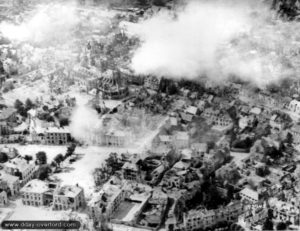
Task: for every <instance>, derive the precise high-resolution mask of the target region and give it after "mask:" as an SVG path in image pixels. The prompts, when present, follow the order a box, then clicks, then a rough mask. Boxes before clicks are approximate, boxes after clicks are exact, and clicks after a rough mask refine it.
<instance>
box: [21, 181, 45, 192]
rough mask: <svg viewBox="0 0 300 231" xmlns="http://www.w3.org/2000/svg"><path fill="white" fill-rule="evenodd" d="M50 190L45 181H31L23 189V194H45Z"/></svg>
mask: <svg viewBox="0 0 300 231" xmlns="http://www.w3.org/2000/svg"><path fill="white" fill-rule="evenodd" d="M48 190H49V188H48V184H47V183H46V182H45V181H41V180H38V179H34V180H31V181H29V182H28V183H27V184H26V185H25V186H24V187H23V188H22V189H21V192H23V193H45V192H47V191H48Z"/></svg>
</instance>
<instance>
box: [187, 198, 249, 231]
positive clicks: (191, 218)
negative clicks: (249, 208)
mask: <svg viewBox="0 0 300 231" xmlns="http://www.w3.org/2000/svg"><path fill="white" fill-rule="evenodd" d="M243 212H244V206H243V204H242V203H241V202H240V201H234V202H231V203H230V204H228V205H227V206H225V207H221V208H218V209H215V210H206V209H202V210H191V211H189V212H188V213H185V214H184V216H183V223H184V227H185V230H186V231H192V230H196V229H206V228H209V227H211V226H213V225H215V224H217V223H219V222H222V221H231V222H235V221H237V220H238V217H239V216H240V215H241V214H243Z"/></svg>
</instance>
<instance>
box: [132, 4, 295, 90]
mask: <svg viewBox="0 0 300 231" xmlns="http://www.w3.org/2000/svg"><path fill="white" fill-rule="evenodd" d="M253 2H255V4H253V3H249V1H246V0H245V1H234V0H231V1H218V0H213V1H204V0H199V1H192V2H190V3H189V4H188V5H187V7H186V8H185V9H183V10H178V11H177V13H176V14H177V16H176V17H174V15H171V14H170V12H167V11H163V12H160V13H158V14H155V15H154V16H153V17H151V18H150V19H147V20H145V21H142V22H140V23H139V24H138V26H136V27H134V28H133V29H132V30H131V31H130V28H129V31H130V32H131V33H135V35H137V36H138V37H139V38H140V39H141V41H142V42H141V46H140V47H139V48H138V49H137V50H136V51H135V53H134V56H133V58H132V68H133V69H134V70H135V72H137V73H139V74H154V75H160V76H167V77H172V78H182V77H183V78H189V79H194V78H197V77H198V76H200V75H202V74H206V75H208V76H209V77H210V78H211V79H212V80H216V81H220V80H223V79H224V78H226V77H227V76H230V75H232V74H233V75H237V76H239V77H241V78H242V79H244V80H246V81H250V82H254V83H256V84H258V85H260V86H264V85H265V84H267V83H269V82H271V81H276V80H279V79H281V78H282V77H285V76H287V75H291V74H292V73H293V72H294V71H295V68H296V65H297V62H296V59H297V57H296V58H295V57H289V56H288V55H286V53H283V52H282V50H289V48H288V46H289V47H290V46H291V44H293V46H294V48H295V43H294V41H295V40H296V38H295V36H292V35H293V34H295V31H299V29H300V28H299V27H300V26H299V24H297V23H292V22H286V23H283V22H282V21H280V20H277V19H276V18H274V15H273V12H271V10H270V8H268V6H267V5H264V3H261V2H260V1H259V0H256V1H253ZM283 24H284V26H283ZM299 42H300V40H299ZM299 42H298V45H299ZM299 47H300V45H299ZM298 58H299V57H298Z"/></svg>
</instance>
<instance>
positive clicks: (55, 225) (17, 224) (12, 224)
mask: <svg viewBox="0 0 300 231" xmlns="http://www.w3.org/2000/svg"><path fill="white" fill-rule="evenodd" d="M1 228H2V229H8V230H10V229H79V228H80V222H79V221H3V222H2V223H1Z"/></svg>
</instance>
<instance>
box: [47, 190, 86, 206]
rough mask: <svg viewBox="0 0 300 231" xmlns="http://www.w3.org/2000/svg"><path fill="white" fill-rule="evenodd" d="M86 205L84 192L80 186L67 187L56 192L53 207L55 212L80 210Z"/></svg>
mask: <svg viewBox="0 0 300 231" xmlns="http://www.w3.org/2000/svg"><path fill="white" fill-rule="evenodd" d="M84 205H85V199H84V191H83V188H82V187H80V186H78V185H76V186H73V185H65V186H62V187H60V188H59V189H58V190H56V191H55V192H54V196H53V207H54V209H55V210H67V209H72V210H78V209H79V208H82V207H84Z"/></svg>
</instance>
